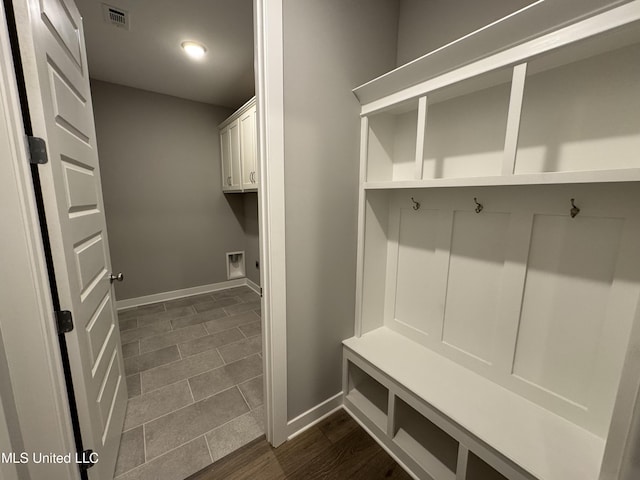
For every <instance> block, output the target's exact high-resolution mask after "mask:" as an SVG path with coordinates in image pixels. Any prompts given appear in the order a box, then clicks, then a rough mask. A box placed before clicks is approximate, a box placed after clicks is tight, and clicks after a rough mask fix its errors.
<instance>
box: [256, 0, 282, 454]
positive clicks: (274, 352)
mask: <svg viewBox="0 0 640 480" xmlns="http://www.w3.org/2000/svg"><path fill="white" fill-rule="evenodd" d="M253 11H254V26H255V27H254V28H255V35H254V39H255V49H254V50H255V55H256V100H257V106H256V112H257V124H258V130H257V134H258V164H259V167H258V169H259V171H260V175H259V180H260V182H259V185H258V209H259V212H260V213H259V222H258V223H259V231H260V235H259V236H260V258H261V260H262V269H261V278H260V283H261V284H262V288H263V309H262V324H263V338H264V349H263V359H264V360H263V362H264V383H265V395H264V408H265V411H266V412H267V414H266V420H267V421H266V425H265V427H266V428H265V433H266V436H267V441H269V442H270V443H271V444H272V445H273V446H275V447H277V446H279V445H280V444H282V443H284V442H285V441H286V440H287V269H286V255H285V252H286V250H285V199H284V69H283V46H284V45H283V25H282V23H283V18H282V0H254V8H253ZM267 159H268V161H267Z"/></svg>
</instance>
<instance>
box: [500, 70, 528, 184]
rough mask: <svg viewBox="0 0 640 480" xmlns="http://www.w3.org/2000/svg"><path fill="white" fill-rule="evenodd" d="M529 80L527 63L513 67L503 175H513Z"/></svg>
mask: <svg viewBox="0 0 640 480" xmlns="http://www.w3.org/2000/svg"><path fill="white" fill-rule="evenodd" d="M526 79H527V63H526V62H525V63H521V64H520V65H516V66H515V67H513V80H512V81H511V97H510V99H509V114H508V116H507V131H506V134H505V139H504V163H503V164H502V174H503V175H513V172H514V171H515V166H516V154H517V152H518V134H519V133H520V116H521V114H522V97H523V95H524V85H525V82H526Z"/></svg>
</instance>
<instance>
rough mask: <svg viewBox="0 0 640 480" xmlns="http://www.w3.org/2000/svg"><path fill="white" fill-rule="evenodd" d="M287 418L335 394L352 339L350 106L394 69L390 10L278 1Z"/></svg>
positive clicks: (383, 5)
mask: <svg viewBox="0 0 640 480" xmlns="http://www.w3.org/2000/svg"><path fill="white" fill-rule="evenodd" d="M283 8H284V12H283V16H284V95H285V98H284V119H285V124H284V129H285V182H286V187H285V189H286V190H285V195H286V218H285V220H286V229H287V231H286V244H287V255H286V262H287V348H288V351H287V354H288V359H287V368H288V372H287V374H288V384H289V389H288V416H289V419H291V418H294V417H296V416H297V415H299V414H300V413H302V412H305V411H306V410H308V409H310V408H312V407H314V406H316V405H317V404H319V403H320V402H322V401H324V400H326V399H327V398H329V397H331V396H332V395H334V394H336V393H338V392H340V390H341V368H340V365H341V358H342V351H341V341H342V340H343V339H344V338H348V337H350V336H352V335H353V323H354V312H355V299H354V296H355V262H356V233H357V197H358V162H359V153H358V152H359V132H360V120H359V104H358V102H357V101H356V98H355V97H354V95H353V94H352V93H351V89H352V88H354V87H356V86H358V85H359V84H361V83H364V82H365V81H367V80H369V79H371V78H373V77H375V76H377V75H380V74H382V73H384V72H386V71H388V70H390V69H391V68H393V67H394V64H395V55H396V34H397V30H396V28H397V3H396V2H391V1H388V0H322V1H317V0H285V1H284V5H283Z"/></svg>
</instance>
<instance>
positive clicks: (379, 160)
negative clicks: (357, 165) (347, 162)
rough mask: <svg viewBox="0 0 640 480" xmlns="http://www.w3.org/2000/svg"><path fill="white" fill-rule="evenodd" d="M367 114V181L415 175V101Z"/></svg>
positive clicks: (416, 127) (414, 176) (408, 178)
mask: <svg viewBox="0 0 640 480" xmlns="http://www.w3.org/2000/svg"><path fill="white" fill-rule="evenodd" d="M368 118H369V138H368V147H367V152H368V155H367V181H368V182H372V181H391V180H415V179H417V169H416V144H417V131H418V101H417V100H412V101H410V102H407V103H403V104H401V105H398V106H396V107H394V108H393V109H390V110H385V111H383V112H380V113H376V114H373V115H370V116H369V117H368Z"/></svg>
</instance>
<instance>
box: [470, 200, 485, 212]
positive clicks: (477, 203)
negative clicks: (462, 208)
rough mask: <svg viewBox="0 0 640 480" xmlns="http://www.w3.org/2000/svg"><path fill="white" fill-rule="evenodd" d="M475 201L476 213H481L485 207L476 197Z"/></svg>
mask: <svg viewBox="0 0 640 480" xmlns="http://www.w3.org/2000/svg"><path fill="white" fill-rule="evenodd" d="M473 201H474V202H476V213H480V212H481V211H482V209H483V208H484V205H482V204H481V203H480V202H478V199H477V198H476V197H473Z"/></svg>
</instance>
